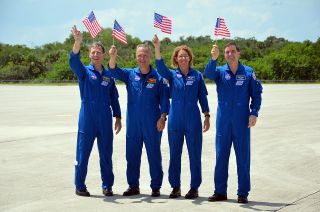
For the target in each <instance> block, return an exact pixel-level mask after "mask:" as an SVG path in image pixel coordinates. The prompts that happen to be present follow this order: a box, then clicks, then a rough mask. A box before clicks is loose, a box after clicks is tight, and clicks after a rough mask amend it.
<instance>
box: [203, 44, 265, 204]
mask: <svg viewBox="0 0 320 212" xmlns="http://www.w3.org/2000/svg"><path fill="white" fill-rule="evenodd" d="M218 56H219V49H218V47H217V46H216V45H213V48H212V50H211V58H210V60H209V63H208V64H207V66H206V68H205V71H204V76H205V77H207V78H209V79H211V80H214V81H215V83H216V86H217V93H218V109H217V119H216V166H215V172H214V182H215V191H214V194H213V195H212V196H210V197H209V199H208V201H212V202H213V201H223V200H227V181H228V166H229V156H230V150H231V145H232V144H233V147H234V150H235V155H236V161H237V173H238V192H237V194H238V202H239V203H248V198H247V197H248V194H249V191H250V128H251V127H253V126H255V124H256V121H257V117H258V112H259V109H260V105H261V93H262V86H261V83H260V81H258V80H257V79H256V76H255V74H254V72H253V70H252V68H250V67H248V66H245V65H243V64H242V63H240V62H239V58H240V49H239V48H238V47H237V45H236V44H235V43H234V42H231V43H228V44H227V45H226V47H225V49H224V57H225V59H226V61H227V64H225V65H224V66H219V67H216V66H217V58H218ZM250 100H251V102H250ZM249 104H250V105H249Z"/></svg>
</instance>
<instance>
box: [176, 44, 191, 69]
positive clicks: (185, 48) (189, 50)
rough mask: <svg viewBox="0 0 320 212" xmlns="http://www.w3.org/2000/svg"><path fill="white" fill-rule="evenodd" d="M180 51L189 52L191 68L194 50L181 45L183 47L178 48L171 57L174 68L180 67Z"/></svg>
mask: <svg viewBox="0 0 320 212" xmlns="http://www.w3.org/2000/svg"><path fill="white" fill-rule="evenodd" d="M180 50H184V51H186V52H187V54H188V56H189V58H190V61H189V66H190V67H191V66H192V65H193V53H192V50H191V49H190V48H189V47H188V46H187V45H181V46H177V47H176V48H175V49H174V50H173V54H172V56H171V63H172V66H173V67H175V68H176V67H178V66H179V65H178V62H177V57H178V53H179V51H180Z"/></svg>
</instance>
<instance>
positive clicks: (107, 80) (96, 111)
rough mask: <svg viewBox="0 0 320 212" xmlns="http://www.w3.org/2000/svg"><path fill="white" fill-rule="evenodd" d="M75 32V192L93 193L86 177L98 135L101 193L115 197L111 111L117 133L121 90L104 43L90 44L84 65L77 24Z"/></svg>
mask: <svg viewBox="0 0 320 212" xmlns="http://www.w3.org/2000/svg"><path fill="white" fill-rule="evenodd" d="M72 33H73V37H74V40H75V42H74V45H73V49H72V51H71V52H70V58H69V64H70V67H71V69H72V71H73V72H74V74H75V75H76V76H77V79H78V83H79V89H80V97H81V109H80V113H79V123H78V127H79V128H78V138H77V151H76V161H75V179H74V180H75V186H76V194H77V195H79V196H90V193H89V192H88V190H87V187H86V185H85V179H86V175H87V168H88V160H89V157H90V153H91V150H92V147H93V143H94V140H95V138H97V145H98V150H99V156H100V172H101V179H102V192H103V194H104V195H105V196H112V195H113V191H112V186H113V183H114V175H113V171H112V150H113V132H112V113H113V116H114V117H116V122H115V130H116V134H117V133H118V132H119V131H120V130H121V111H120V105H119V101H118V91H117V88H116V86H115V81H114V79H113V78H112V77H111V74H110V72H109V71H107V70H105V69H104V67H103V65H102V62H103V59H104V56H105V50H104V47H103V45H102V44H101V43H93V44H92V45H91V47H90V52H89V57H90V59H91V63H90V64H89V65H88V66H84V65H83V64H82V62H81V61H80V46H81V43H82V33H81V32H80V31H79V30H77V28H76V26H74V27H73V28H72ZM110 106H111V108H112V110H111V108H110Z"/></svg>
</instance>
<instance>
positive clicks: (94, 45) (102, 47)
mask: <svg viewBox="0 0 320 212" xmlns="http://www.w3.org/2000/svg"><path fill="white" fill-rule="evenodd" d="M93 47H100V48H101V49H102V52H103V53H105V52H106V50H105V48H104V46H103V44H102V43H101V42H100V41H98V42H93V43H92V44H91V45H90V46H89V52H90V51H91V48H93Z"/></svg>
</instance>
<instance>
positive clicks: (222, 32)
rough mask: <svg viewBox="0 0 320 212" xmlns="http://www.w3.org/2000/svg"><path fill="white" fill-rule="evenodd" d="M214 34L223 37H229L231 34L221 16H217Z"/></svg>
mask: <svg viewBox="0 0 320 212" xmlns="http://www.w3.org/2000/svg"><path fill="white" fill-rule="evenodd" d="M214 35H215V36H223V37H230V36H231V34H230V32H229V30H228V27H227V26H226V23H225V22H224V19H223V18H217V23H216V27H215V28H214Z"/></svg>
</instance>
